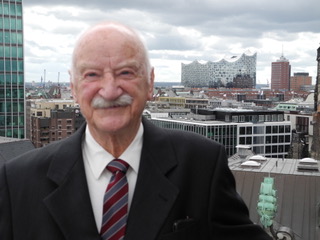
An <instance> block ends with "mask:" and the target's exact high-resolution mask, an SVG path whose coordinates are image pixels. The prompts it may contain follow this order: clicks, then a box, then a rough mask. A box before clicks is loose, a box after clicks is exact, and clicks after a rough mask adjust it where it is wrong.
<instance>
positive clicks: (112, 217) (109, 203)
mask: <svg viewBox="0 0 320 240" xmlns="http://www.w3.org/2000/svg"><path fill="white" fill-rule="evenodd" d="M128 168H129V164H128V163H126V162H125V161H123V160H121V159H115V160H113V161H111V162H110V163H109V164H108V166H107V169H108V170H109V171H110V172H111V173H112V177H111V179H110V182H109V185H108V187H107V190H106V192H105V195H104V199H103V216H102V225H101V231H100V236H101V239H102V240H120V239H123V238H124V235H125V232H126V223H127V215H128V214H127V213H128V181H127V177H126V172H127V170H128Z"/></svg>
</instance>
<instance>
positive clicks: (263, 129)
mask: <svg viewBox="0 0 320 240" xmlns="http://www.w3.org/2000/svg"><path fill="white" fill-rule="evenodd" d="M290 129H291V127H290V125H280V126H253V127H252V126H248V127H240V128H239V135H252V134H275V133H290Z"/></svg>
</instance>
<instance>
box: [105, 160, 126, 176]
mask: <svg viewBox="0 0 320 240" xmlns="http://www.w3.org/2000/svg"><path fill="white" fill-rule="evenodd" d="M128 168H129V164H128V163H127V162H126V161H123V160H121V159H114V160H112V161H111V162H110V163H109V164H108V166H107V169H108V170H109V171H110V172H112V173H113V174H115V173H116V172H118V171H120V172H123V173H126V172H127V170H128Z"/></svg>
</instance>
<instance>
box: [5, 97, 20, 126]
mask: <svg viewBox="0 0 320 240" xmlns="http://www.w3.org/2000/svg"><path fill="white" fill-rule="evenodd" d="M11 112H12V113H23V112H24V103H23V102H11V101H6V102H3V101H0V113H7V114H10V113H11ZM0 117H1V116H0ZM0 126H1V124H0Z"/></svg>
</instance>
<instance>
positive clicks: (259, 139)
mask: <svg viewBox="0 0 320 240" xmlns="http://www.w3.org/2000/svg"><path fill="white" fill-rule="evenodd" d="M290 136H291V135H274V136H256V137H240V138H239V144H245V145H251V144H272V143H290V141H291V137H290Z"/></svg>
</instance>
